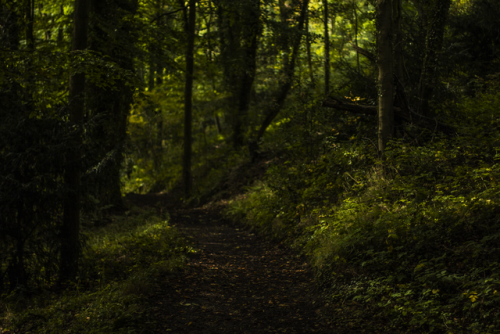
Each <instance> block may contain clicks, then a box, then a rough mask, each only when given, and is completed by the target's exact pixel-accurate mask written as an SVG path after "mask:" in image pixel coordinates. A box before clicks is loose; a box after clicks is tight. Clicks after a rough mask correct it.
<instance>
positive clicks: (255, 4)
mask: <svg viewBox="0 0 500 334" xmlns="http://www.w3.org/2000/svg"><path fill="white" fill-rule="evenodd" d="M240 17H242V41H241V43H242V46H241V54H242V57H243V60H242V62H241V63H242V64H241V65H240V66H241V70H239V71H238V72H239V76H238V78H237V81H238V87H239V92H238V101H237V106H238V110H237V114H236V117H235V122H234V127H233V145H234V147H241V146H242V145H243V142H244V133H243V125H244V124H245V123H246V118H247V115H248V110H249V108H250V100H251V92H252V86H253V82H254V79H255V71H256V60H257V47H258V36H259V34H260V24H259V17H260V1H259V0H254V1H252V2H250V3H248V4H246V6H244V7H243V8H242V13H241V15H240Z"/></svg>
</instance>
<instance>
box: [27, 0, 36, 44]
mask: <svg viewBox="0 0 500 334" xmlns="http://www.w3.org/2000/svg"><path fill="white" fill-rule="evenodd" d="M25 17H26V46H27V47H28V50H30V51H33V50H34V48H35V36H34V34H33V26H34V21H35V0H25Z"/></svg>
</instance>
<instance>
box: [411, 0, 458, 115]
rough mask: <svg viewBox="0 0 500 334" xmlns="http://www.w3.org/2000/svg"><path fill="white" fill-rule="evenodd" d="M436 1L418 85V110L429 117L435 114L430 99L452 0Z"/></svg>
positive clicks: (435, 81) (432, 11)
mask: <svg viewBox="0 0 500 334" xmlns="http://www.w3.org/2000/svg"><path fill="white" fill-rule="evenodd" d="M434 3H435V6H433V8H432V9H431V13H432V14H431V15H432V17H431V18H430V23H429V24H430V26H429V28H428V29H427V37H426V41H425V57H424V63H423V65H422V72H421V75H420V83H419V87H418V112H419V113H420V114H422V115H425V116H427V117H434V116H435V115H434V112H433V111H432V110H431V109H430V105H429V101H430V100H431V99H432V97H433V94H434V87H435V86H436V83H437V79H438V76H439V71H438V66H439V53H440V52H441V49H442V48H443V35H444V28H445V26H446V21H447V19H448V13H449V11H450V6H451V0H436V1H434Z"/></svg>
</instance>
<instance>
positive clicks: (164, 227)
mask: <svg viewBox="0 0 500 334" xmlns="http://www.w3.org/2000/svg"><path fill="white" fill-rule="evenodd" d="M85 235H86V238H87V239H88V242H87V247H86V249H85V252H84V256H83V258H82V262H83V263H82V266H81V270H80V273H79V277H78V280H77V282H75V284H74V286H72V287H71V288H70V289H68V290H66V291H62V292H49V290H45V291H44V292H42V293H37V294H32V293H30V291H28V290H22V289H20V290H17V291H14V292H13V293H12V294H10V295H6V296H4V297H3V298H2V299H3V300H2V303H3V305H2V309H1V312H2V314H3V318H2V322H0V328H3V330H4V332H6V333H10V332H12V333H15V332H19V331H21V332H26V331H31V332H33V333H56V332H63V331H64V332H69V333H102V332H103V331H112V332H116V333H129V332H130V331H131V330H139V329H140V330H144V329H145V328H148V326H149V325H150V323H149V322H150V321H151V319H150V318H149V317H148V316H149V312H150V311H151V310H150V306H147V304H146V303H147V297H148V296H150V295H151V294H153V293H154V291H155V289H156V286H157V284H158V283H159V279H160V278H161V277H162V276H164V275H166V274H168V273H170V272H172V271H173V270H176V269H177V268H180V267H182V266H183V264H184V262H185V258H186V256H187V254H189V253H192V252H194V250H193V248H191V246H189V245H188V244H186V242H185V241H184V239H183V238H182V237H181V236H180V235H179V233H178V232H177V231H176V230H175V229H174V228H173V227H171V226H170V225H169V224H168V220H164V219H162V218H160V217H158V216H157V215H156V214H155V213H154V210H150V211H143V210H139V209H137V208H132V209H131V210H130V211H128V212H127V213H126V214H125V216H113V217H111V222H110V223H108V224H107V225H106V226H104V227H92V226H88V227H87V228H86V231H85Z"/></svg>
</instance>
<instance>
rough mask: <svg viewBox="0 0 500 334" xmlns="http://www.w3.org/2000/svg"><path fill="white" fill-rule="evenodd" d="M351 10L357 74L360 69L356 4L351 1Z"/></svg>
mask: <svg viewBox="0 0 500 334" xmlns="http://www.w3.org/2000/svg"><path fill="white" fill-rule="evenodd" d="M352 9H353V12H354V44H355V45H356V64H357V65H358V72H360V70H361V69H360V67H359V52H358V51H357V50H358V47H359V45H358V8H357V6H356V2H355V1H353V3H352Z"/></svg>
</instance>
